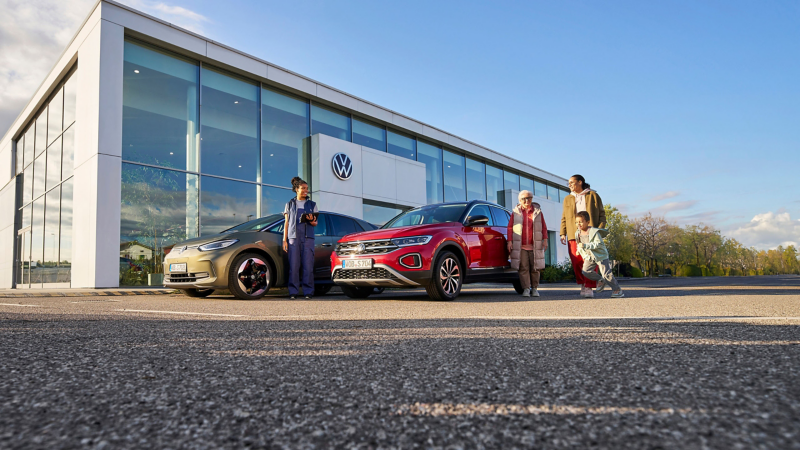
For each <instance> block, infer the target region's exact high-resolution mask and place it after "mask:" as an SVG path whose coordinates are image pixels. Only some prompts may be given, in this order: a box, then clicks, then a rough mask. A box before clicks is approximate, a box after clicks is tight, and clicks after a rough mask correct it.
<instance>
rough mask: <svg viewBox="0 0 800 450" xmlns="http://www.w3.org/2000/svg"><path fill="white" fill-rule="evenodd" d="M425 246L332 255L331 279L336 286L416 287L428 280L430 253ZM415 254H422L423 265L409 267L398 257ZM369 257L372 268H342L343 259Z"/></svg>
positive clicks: (429, 276)
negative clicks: (350, 254)
mask: <svg viewBox="0 0 800 450" xmlns="http://www.w3.org/2000/svg"><path fill="white" fill-rule="evenodd" d="M425 247H426V246H415V247H413V248H411V247H409V248H405V249H403V248H400V249H397V250H394V251H391V252H389V253H384V254H369V255H359V256H346V257H339V255H337V253H336V252H333V254H332V255H331V279H332V280H333V282H334V283H335V284H337V285H340V286H342V285H344V286H375V287H419V286H425V285H427V284H428V283H430V279H431V269H430V255H428V254H427V253H428V251H426V250H428V249H426V248H425ZM410 253H416V254H419V255H420V256H421V259H422V267H420V268H419V269H409V268H406V267H404V266H403V265H401V264H400V262H399V259H400V258H402V257H404V256H406V255H408V254H410ZM365 258H369V259H372V261H373V263H372V269H343V268H342V261H343V260H345V259H365Z"/></svg>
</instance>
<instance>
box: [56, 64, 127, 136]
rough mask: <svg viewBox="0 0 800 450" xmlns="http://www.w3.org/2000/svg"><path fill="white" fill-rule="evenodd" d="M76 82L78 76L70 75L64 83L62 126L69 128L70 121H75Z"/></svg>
mask: <svg viewBox="0 0 800 450" xmlns="http://www.w3.org/2000/svg"><path fill="white" fill-rule="evenodd" d="M73 75H74V72H73ZM77 83H78V77H76V76H70V78H69V80H67V82H66V83H64V128H69V126H70V125H72V122H75V113H76V99H77V93H76V91H77V87H76V84H77ZM123 89H124V88H123Z"/></svg>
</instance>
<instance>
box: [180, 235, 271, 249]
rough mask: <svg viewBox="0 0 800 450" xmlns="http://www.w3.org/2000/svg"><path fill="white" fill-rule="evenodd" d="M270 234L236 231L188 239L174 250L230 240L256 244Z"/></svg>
mask: <svg viewBox="0 0 800 450" xmlns="http://www.w3.org/2000/svg"><path fill="white" fill-rule="evenodd" d="M269 234H271V233H266V232H263V231H235V232H233V233H218V234H212V235H209V236H203V237H199V238H194V239H188V240H185V241H183V242H179V243H177V244H175V245H174V246H173V247H172V248H179V247H183V246H186V247H196V246H199V245H203V244H208V243H209V242H216V241H226V240H228V239H238V240H240V241H245V242H255V241H257V240H259V239H263V238H264V237H266V236H267V235H269Z"/></svg>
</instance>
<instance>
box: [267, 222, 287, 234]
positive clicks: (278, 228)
mask: <svg viewBox="0 0 800 450" xmlns="http://www.w3.org/2000/svg"><path fill="white" fill-rule="evenodd" d="M285 224H286V221H285V220H281V221H280V222H278V223H276V224H275V225H273V226H271V227H269V228H267V231H268V232H270V233H275V234H283V226H284V225H285Z"/></svg>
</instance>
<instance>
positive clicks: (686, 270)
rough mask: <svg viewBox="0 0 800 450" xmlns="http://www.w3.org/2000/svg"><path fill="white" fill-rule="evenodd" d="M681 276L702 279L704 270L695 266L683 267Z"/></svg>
mask: <svg viewBox="0 0 800 450" xmlns="http://www.w3.org/2000/svg"><path fill="white" fill-rule="evenodd" d="M681 276H682V277H702V276H703V269H701V268H700V267H699V266H696V265H694V264H689V265H688V266H683V267H681Z"/></svg>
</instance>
